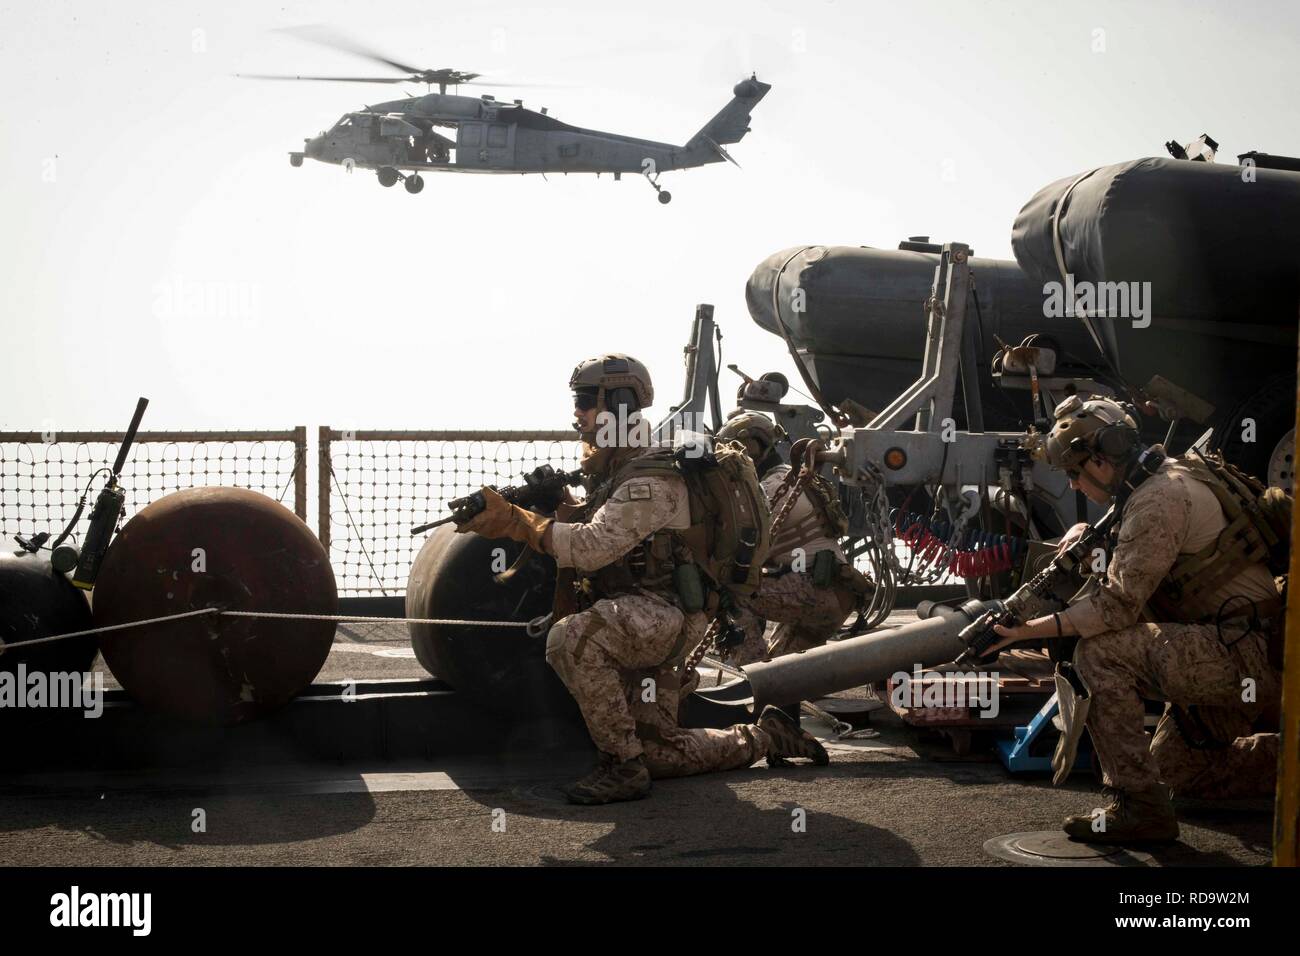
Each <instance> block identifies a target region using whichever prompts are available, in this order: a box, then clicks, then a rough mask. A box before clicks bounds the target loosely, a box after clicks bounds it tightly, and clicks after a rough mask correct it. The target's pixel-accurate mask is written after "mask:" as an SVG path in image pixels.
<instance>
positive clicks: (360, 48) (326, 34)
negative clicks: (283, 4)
mask: <svg viewBox="0 0 1300 956" xmlns="http://www.w3.org/2000/svg"><path fill="white" fill-rule="evenodd" d="M277 32H279V33H287V34H289V35H290V36H292V37H296V38H297V39H299V40H305V41H306V42H308V43H315V44H317V45H318V46H324V47H330V48H331V49H335V50H343V51H344V52H346V53H352V54H355V55H356V56H360V57H364V58H365V59H367V60H371V61H372V62H375V63H382V64H383V65H384V66H391V67H392V68H393V69H395V70H401V71H402V72H403V73H420V72H422V71H421V70H420V69H419V67H414V66H408V65H407V64H405V63H402V62H401V61H400V60H394V59H392V58H391V57H387V56H384V54H382V53H380V52H379V51H377V50H374V49H371V48H370V47H368V46H365V45H364V44H362V43H359V42H358V41H356V40H353V39H352V38H351V37H348V36H344V35H343V34H342V33H339V32H338V31H336V30H334V29H331V28H330V27H327V26H324V25H322V24H309V25H307V26H301V27H282V28H280V29H279V30H278V31H277Z"/></svg>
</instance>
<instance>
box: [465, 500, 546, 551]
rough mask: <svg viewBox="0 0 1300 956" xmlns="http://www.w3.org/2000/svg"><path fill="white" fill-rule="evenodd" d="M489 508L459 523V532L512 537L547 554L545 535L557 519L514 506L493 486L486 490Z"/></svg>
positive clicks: (488, 536)
mask: <svg viewBox="0 0 1300 956" xmlns="http://www.w3.org/2000/svg"><path fill="white" fill-rule="evenodd" d="M483 500H484V501H485V502H487V508H485V509H484V510H483V511H480V512H479V513H478V514H476V515H475V516H474V517H472V518H470V519H469V520H468V521H466V522H465V523H464V524H458V525H456V533H457V534H465V533H466V532H469V531H473V532H474V533H475V534H480V535H482V536H483V537H485V538H510V539H511V540H512V541H521V542H523V543H524V544H526V545H528V546H529V547H530V548H532V549H533V550H534V551H538V552H540V553H542V554H546V553H547V552H546V549H545V548H543V547H542V538H543V536H544V535H545V534H546V529H547V528H549V527H550V526H551V521H553V520H554V519H552V518H546V517H543V516H542V515H539V514H533V512H531V511H525V510H524V509H523V508H520V507H518V506H517V505H512V504H510V503H509V502H508V501H506V500H505V499H504V498H502V497H501V496H500V495H499V494H497V493H496V492H495V491H493V490H492V489H491V488H484V489H483Z"/></svg>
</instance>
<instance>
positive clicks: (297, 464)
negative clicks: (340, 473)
mask: <svg viewBox="0 0 1300 956" xmlns="http://www.w3.org/2000/svg"><path fill="white" fill-rule="evenodd" d="M293 513H294V514H296V515H297V516H298V517H299V518H300V519H302V520H303V521H306V520H307V426H306V425H298V426H296V427H295V428H294V430H293Z"/></svg>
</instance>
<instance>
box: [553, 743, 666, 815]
mask: <svg viewBox="0 0 1300 956" xmlns="http://www.w3.org/2000/svg"><path fill="white" fill-rule="evenodd" d="M649 793H650V771H649V769H647V768H646V765H645V760H644V759H643V758H641V757H640V756H637V757H633V758H632V759H631V760H619V759H618V758H617V757H615V756H614V755H613V754H607V753H602V754H601V755H600V763H599V764H597V765H596V769H595V770H593V771H592V772H591V773H589V774H587V775H586V776H585V777H583V778H582V779H581V780H579V781H578V782H577V783H575V784H571V785H569V786H568V787H565V788H564V795H565V796H566V797H568V798H569V802H570V803H584V804H593V803H617V802H618V801H620V800H640V799H641V798H642V797H644V796H646V795H647V794H649Z"/></svg>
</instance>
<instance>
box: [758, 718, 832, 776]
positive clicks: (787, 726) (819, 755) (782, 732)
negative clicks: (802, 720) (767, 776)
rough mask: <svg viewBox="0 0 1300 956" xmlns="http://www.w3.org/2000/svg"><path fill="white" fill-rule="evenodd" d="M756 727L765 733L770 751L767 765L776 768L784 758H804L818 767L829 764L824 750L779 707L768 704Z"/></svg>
mask: <svg viewBox="0 0 1300 956" xmlns="http://www.w3.org/2000/svg"><path fill="white" fill-rule="evenodd" d="M758 726H760V727H762V728H763V730H765V731H766V732H767V736H768V738H769V739H771V741H772V749H771V750H770V751H768V754H767V765H768V766H769V767H776V766H779V765H781V764H783V763H785V760H784V758H786V757H806V758H807V759H809V760H811V761H812V762H813V763H815V764H816V765H817V766H819V767H824V766H826V765H827V764H828V763H830V762H831V757H830V754H828V753H827V752H826V748H825V747H823V746H822V745H821V743H820V742H819V741H818V740H817V738H816V737H814V736H813V735H812V734H810V733H806V732H805V731H804V730H803V729H802V728H801V727H800V726H799V722H798V721H796V720H795V719H794V718H793V717H791V716H790V715H789V714H787V713H786V712H785V711H783V710H782V709H781V708H779V707H774V706H772V705H771V704H768V705H767V706H766V707H764V708H763V713H762V714H761V715H760V716H759V718H758Z"/></svg>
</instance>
